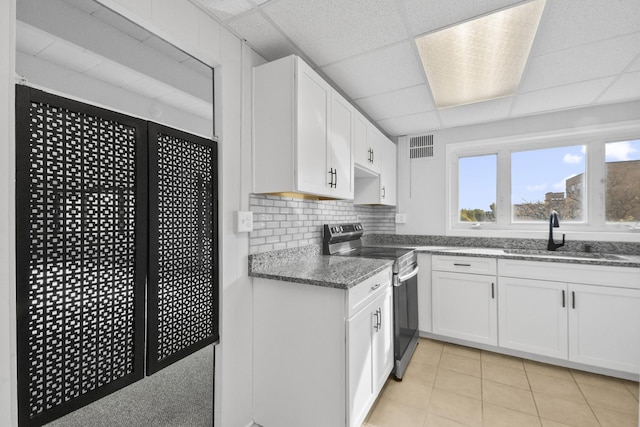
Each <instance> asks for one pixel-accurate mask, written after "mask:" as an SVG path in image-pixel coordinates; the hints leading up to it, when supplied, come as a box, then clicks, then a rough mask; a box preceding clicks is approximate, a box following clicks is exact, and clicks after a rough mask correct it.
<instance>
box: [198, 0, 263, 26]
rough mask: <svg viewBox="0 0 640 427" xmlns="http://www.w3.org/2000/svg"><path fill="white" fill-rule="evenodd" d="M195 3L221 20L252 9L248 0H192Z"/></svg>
mask: <svg viewBox="0 0 640 427" xmlns="http://www.w3.org/2000/svg"><path fill="white" fill-rule="evenodd" d="M192 1H193V3H194V4H196V5H198V6H201V7H202V8H203V9H204V10H205V11H206V12H207V13H209V14H211V15H213V16H215V17H216V18H218V19H219V20H220V21H226V20H227V19H229V18H233V17H234V16H237V15H240V14H241V13H244V12H246V11H248V10H249V9H251V5H250V4H249V3H248V2H247V1H246V0H192Z"/></svg>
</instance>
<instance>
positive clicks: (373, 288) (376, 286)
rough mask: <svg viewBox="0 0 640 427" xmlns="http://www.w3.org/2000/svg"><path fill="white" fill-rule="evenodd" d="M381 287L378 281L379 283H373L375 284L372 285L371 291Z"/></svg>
mask: <svg viewBox="0 0 640 427" xmlns="http://www.w3.org/2000/svg"><path fill="white" fill-rule="evenodd" d="M379 287H380V283H377V284H375V285H373V286H372V287H371V290H370V291H369V292H372V291H375V290H376V289H378V288H379Z"/></svg>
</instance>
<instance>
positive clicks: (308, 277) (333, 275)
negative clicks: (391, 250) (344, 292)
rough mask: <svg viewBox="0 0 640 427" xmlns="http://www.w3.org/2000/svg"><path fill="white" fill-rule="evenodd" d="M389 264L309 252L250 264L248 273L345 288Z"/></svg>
mask: <svg viewBox="0 0 640 427" xmlns="http://www.w3.org/2000/svg"><path fill="white" fill-rule="evenodd" d="M392 265H393V261H392V260H384V259H371V258H360V257H353V258H352V257H342V256H335V255H334V256H330V255H309V256H307V257H305V258H302V259H296V260H292V261H289V262H285V263H273V264H269V265H268V264H265V263H262V264H257V265H252V266H251V267H250V269H249V276H252V277H262V278H266V279H273V280H282V281H285V282H296V283H304V284H309V285H316V286H323V287H327V288H336V289H349V288H352V287H353V286H355V285H357V284H358V283H361V282H362V281H363V280H366V279H368V278H369V277H372V276H374V275H375V274H377V273H379V272H381V271H383V270H384V269H385V268H390V267H391V266H392Z"/></svg>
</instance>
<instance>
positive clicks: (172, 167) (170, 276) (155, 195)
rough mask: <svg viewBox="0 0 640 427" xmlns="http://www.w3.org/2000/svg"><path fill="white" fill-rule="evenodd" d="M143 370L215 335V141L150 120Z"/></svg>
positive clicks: (160, 364) (181, 354)
mask: <svg viewBox="0 0 640 427" xmlns="http://www.w3.org/2000/svg"><path fill="white" fill-rule="evenodd" d="M149 153H150V158H149V160H150V162H149V167H150V169H149V171H150V173H149V195H150V207H151V208H150V218H149V221H150V223H149V225H150V241H149V244H150V259H149V261H150V271H149V285H148V289H149V292H148V301H149V302H148V328H149V332H148V341H149V345H148V348H149V352H148V356H147V362H148V363H147V373H149V374H150V373H153V372H155V371H157V370H158V369H161V368H162V367H164V366H166V365H167V364H170V363H173V362H174V361H175V360H178V359H180V358H182V357H184V356H186V355H188V354H190V353H192V352H194V351H196V350H198V349H200V348H202V347H203V346H205V345H207V344H210V343H212V342H214V341H216V340H217V339H218V328H217V297H218V293H217V268H216V264H217V257H218V254H217V228H216V224H217V219H216V218H217V214H216V213H217V175H216V170H217V168H216V162H217V160H216V144H215V142H213V141H210V140H207V139H203V138H198V137H195V136H193V135H190V134H185V133H183V132H179V131H176V130H174V129H170V128H166V127H163V126H160V125H154V124H150V125H149Z"/></svg>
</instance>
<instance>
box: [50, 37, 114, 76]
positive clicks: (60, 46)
mask: <svg viewBox="0 0 640 427" xmlns="http://www.w3.org/2000/svg"><path fill="white" fill-rule="evenodd" d="M37 56H38V57H39V58H42V59H45V60H47V61H49V62H52V63H54V64H57V65H61V66H63V67H65V68H69V69H71V70H74V71H77V72H79V73H84V72H85V71H87V70H88V69H89V68H93V67H95V66H96V65H98V64H99V63H101V62H103V61H104V59H102V58H101V57H99V56H97V55H95V54H94V53H92V52H90V51H88V50H86V49H82V48H80V47H78V46H76V45H74V44H71V43H68V42H65V41H62V40H56V41H54V42H53V43H51V44H50V45H49V46H47V47H46V48H45V49H44V50H43V51H42V52H40V53H39V54H38V55H37Z"/></svg>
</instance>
